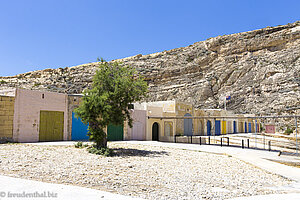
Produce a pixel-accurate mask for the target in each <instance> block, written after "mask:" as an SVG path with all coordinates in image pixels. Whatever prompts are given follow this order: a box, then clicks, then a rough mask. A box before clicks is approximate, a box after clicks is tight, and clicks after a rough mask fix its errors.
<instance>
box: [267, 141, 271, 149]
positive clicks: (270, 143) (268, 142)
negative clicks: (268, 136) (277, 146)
mask: <svg viewBox="0 0 300 200" xmlns="http://www.w3.org/2000/svg"><path fill="white" fill-rule="evenodd" d="M268 143H269V151H271V141H269V142H268Z"/></svg>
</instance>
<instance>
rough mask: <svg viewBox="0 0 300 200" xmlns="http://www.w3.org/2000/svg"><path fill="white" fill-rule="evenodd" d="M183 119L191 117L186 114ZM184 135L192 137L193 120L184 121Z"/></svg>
mask: <svg viewBox="0 0 300 200" xmlns="http://www.w3.org/2000/svg"><path fill="white" fill-rule="evenodd" d="M184 116H185V117H191V116H192V115H191V114H189V113H187V114H185V115H184ZM184 135H193V120H192V119H184Z"/></svg>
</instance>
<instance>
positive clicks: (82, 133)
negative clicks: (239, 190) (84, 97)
mask: <svg viewBox="0 0 300 200" xmlns="http://www.w3.org/2000/svg"><path fill="white" fill-rule="evenodd" d="M87 134H88V125H85V124H84V123H83V122H82V121H81V119H80V118H78V119H77V118H76V117H75V114H74V113H72V140H88V139H89V136H88V135H87Z"/></svg>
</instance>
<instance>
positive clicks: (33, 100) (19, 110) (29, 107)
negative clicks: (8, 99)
mask: <svg viewBox="0 0 300 200" xmlns="http://www.w3.org/2000/svg"><path fill="white" fill-rule="evenodd" d="M14 109H15V112H14V125H13V139H14V141H16V142H38V141H39V124H40V111H41V110H45V111H61V112H64V135H63V139H64V140H67V139H68V126H67V124H68V107H67V95H65V94H59V93H52V92H41V91H31V90H23V89H17V91H16V97H15V108H14Z"/></svg>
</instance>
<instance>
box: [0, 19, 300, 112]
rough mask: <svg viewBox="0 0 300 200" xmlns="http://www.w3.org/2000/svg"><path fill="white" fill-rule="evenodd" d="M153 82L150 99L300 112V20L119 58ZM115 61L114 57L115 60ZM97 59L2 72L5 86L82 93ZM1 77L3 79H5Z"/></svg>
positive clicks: (209, 106)
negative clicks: (10, 73)
mask: <svg viewBox="0 0 300 200" xmlns="http://www.w3.org/2000/svg"><path fill="white" fill-rule="evenodd" d="M116 61H119V62H123V63H124V64H126V65H132V66H134V67H136V68H137V70H138V71H139V72H140V73H141V74H142V75H144V76H145V78H146V80H147V81H148V84H149V90H150V94H149V99H148V100H150V101H158V100H171V99H177V100H180V101H185V102H191V103H193V104H194V105H195V106H196V107H198V108H224V98H225V96H226V95H230V96H231V100H230V101H228V102H227V108H228V109H231V110H234V111H235V112H237V113H256V114H275V113H277V114H287V113H289V114H294V113H296V112H297V109H298V114H300V112H299V110H300V21H298V22H295V23H293V24H288V25H283V26H277V27H268V28H264V29H260V30H254V31H250V32H244V33H237V34H232V35H225V36H218V37H215V38H210V39H207V40H205V41H202V42H196V43H195V44H193V45H190V46H188V47H182V48H177V49H172V50H170V51H163V52H160V53H154V54H150V55H141V54H139V55H136V56H133V57H128V58H124V59H120V60H116ZM111 62H113V61H111ZM96 69H97V63H89V64H84V65H79V66H75V67H69V68H59V69H45V70H41V71H34V72H28V73H25V74H20V75H17V76H14V77H1V78H0V84H1V88H2V89H4V88H9V87H21V88H28V89H35V90H48V91H57V92H65V93H81V92H82V91H83V90H84V89H86V88H88V87H89V86H90V85H91V82H92V77H93V75H94V74H95V71H96ZM1 80H2V81H1Z"/></svg>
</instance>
